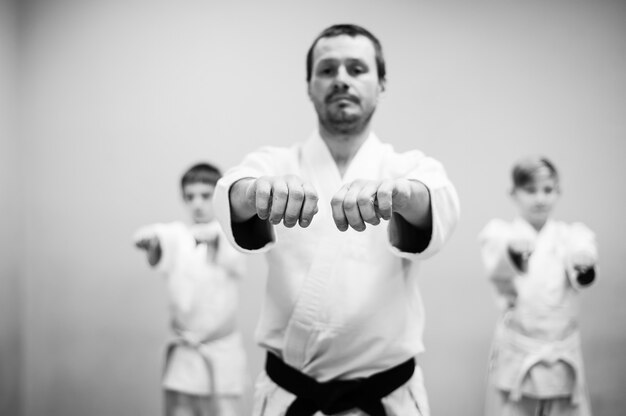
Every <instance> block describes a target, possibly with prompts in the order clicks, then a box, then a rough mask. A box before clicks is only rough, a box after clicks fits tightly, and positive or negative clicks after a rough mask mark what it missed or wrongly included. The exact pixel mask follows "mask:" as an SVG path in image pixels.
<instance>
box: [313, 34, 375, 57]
mask: <svg viewBox="0 0 626 416" xmlns="http://www.w3.org/2000/svg"><path fill="white" fill-rule="evenodd" d="M320 59H361V60H365V61H372V62H373V61H374V60H375V59H376V51H375V49H374V44H373V43H372V41H371V40H370V39H368V38H367V37H365V36H362V35H356V36H350V35H339V36H332V37H324V38H321V39H319V40H318V41H317V43H316V44H315V49H314V50H313V61H319V60H320Z"/></svg>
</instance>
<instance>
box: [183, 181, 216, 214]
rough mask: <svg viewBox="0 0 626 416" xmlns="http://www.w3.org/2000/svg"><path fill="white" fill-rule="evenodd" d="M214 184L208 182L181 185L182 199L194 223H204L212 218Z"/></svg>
mask: <svg viewBox="0 0 626 416" xmlns="http://www.w3.org/2000/svg"><path fill="white" fill-rule="evenodd" d="M214 190H215V186H214V185H210V184H208V183H201V182H197V183H189V184H187V185H185V186H184V187H183V201H184V202H185V206H186V207H187V209H188V210H189V214H190V215H191V219H192V221H193V222H194V223H196V224H204V223H207V222H211V221H212V220H213V217H214V214H213V204H212V203H211V199H212V198H213V191H214Z"/></svg>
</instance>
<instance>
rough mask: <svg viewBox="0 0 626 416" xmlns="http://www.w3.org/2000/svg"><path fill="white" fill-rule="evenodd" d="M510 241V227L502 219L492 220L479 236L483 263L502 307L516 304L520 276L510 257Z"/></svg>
mask: <svg viewBox="0 0 626 416" xmlns="http://www.w3.org/2000/svg"><path fill="white" fill-rule="evenodd" d="M509 240H510V226H509V224H507V223H506V222H505V221H503V220H500V219H495V220H491V221H490V222H489V223H488V224H487V225H486V226H485V228H483V230H482V231H481V232H480V233H479V235H478V242H479V245H480V253H481V258H482V262H483V265H484V267H485V270H486V272H487V277H488V279H489V280H490V281H491V283H492V284H493V285H494V287H495V289H496V293H497V294H498V297H499V299H498V300H499V302H498V303H503V304H504V305H501V306H506V305H512V304H514V303H515V298H516V297H517V289H516V287H515V278H516V277H517V276H519V275H520V273H519V271H518V270H517V269H516V268H515V265H514V264H513V261H512V260H511V256H510V255H509V250H508V244H509Z"/></svg>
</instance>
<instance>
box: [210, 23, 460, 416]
mask: <svg viewBox="0 0 626 416" xmlns="http://www.w3.org/2000/svg"><path fill="white" fill-rule="evenodd" d="M307 82H308V93H309V98H310V99H311V101H312V102H313V105H314V107H315V110H316V112H317V114H318V119H319V123H318V129H317V131H316V132H315V133H313V134H312V135H311V136H310V137H309V139H308V140H307V141H305V142H303V143H299V144H296V145H294V146H293V147H290V148H276V147H265V148H263V149H261V150H259V151H257V152H254V153H252V154H249V155H248V156H247V157H246V158H245V159H244V161H243V162H242V163H241V164H240V165H239V166H236V167H234V168H232V169H231V170H230V171H228V172H227V173H226V174H225V175H224V177H223V178H222V179H221V180H220V181H219V182H218V185H217V188H216V192H215V198H214V204H215V207H216V216H217V218H218V220H219V221H220V223H221V224H222V227H223V228H224V230H225V232H226V235H227V237H228V238H229V239H230V241H231V242H232V243H233V244H234V245H235V246H236V247H238V248H239V249H240V250H242V251H244V252H264V253H266V256H267V260H268V267H269V277H268V283H267V293H266V298H265V303H264V308H263V311H262V314H261V317H260V322H259V324H258V327H257V332H256V338H257V340H258V342H259V344H260V345H261V346H262V347H263V348H265V349H266V350H267V351H268V355H267V363H266V368H265V370H266V371H265V372H264V373H263V374H261V376H260V378H259V380H258V382H257V386H256V395H255V396H256V397H255V410H254V415H255V416H261V415H262V416H280V415H287V416H293V415H298V416H307V415H314V414H315V415H319V414H326V415H333V414H341V415H370V416H384V415H387V416H391V415H402V416H413V415H428V414H429V410H428V403H427V399H426V393H425V390H424V387H423V383H422V375H421V371H420V370H419V367H416V366H415V361H414V357H415V356H416V355H417V354H418V353H420V352H421V351H423V344H422V330H423V324H424V314H423V305H422V301H421V298H420V292H419V289H418V287H417V276H416V272H417V267H418V264H419V260H422V259H425V258H428V257H430V256H432V255H433V254H435V253H436V252H437V251H439V249H440V248H441V247H442V246H443V244H444V243H445V242H446V241H447V240H448V239H449V237H450V235H451V233H452V231H453V229H454V227H455V225H456V222H457V220H458V216H459V204H458V198H457V194H456V191H455V189H454V187H453V186H452V184H451V183H450V182H449V180H448V178H447V176H446V174H445V171H444V169H443V167H442V165H441V164H440V163H439V162H437V161H436V160H434V159H431V158H429V157H426V156H424V155H423V154H422V153H421V152H419V151H411V152H406V153H396V152H395V151H394V150H393V148H392V147H391V145H388V144H383V143H382V142H381V141H380V140H379V139H378V138H377V137H376V135H375V134H374V133H373V132H372V130H371V125H370V120H371V118H372V115H373V114H374V110H375V109H376V105H377V103H378V98H379V96H380V94H381V93H382V91H383V90H384V88H385V62H384V59H383V54H382V48H381V45H380V43H379V41H378V39H376V37H374V36H373V35H372V34H371V33H370V32H368V31H367V30H365V29H363V28H362V27H359V26H355V25H335V26H331V27H329V28H327V29H326V30H324V31H323V32H322V33H321V34H320V35H319V36H318V37H317V38H316V39H315V41H314V42H313V44H312V46H311V48H310V49H309V52H308V55H307ZM381 220H383V221H381ZM281 223H282V224H281Z"/></svg>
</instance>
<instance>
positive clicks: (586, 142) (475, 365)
mask: <svg viewBox="0 0 626 416" xmlns="http://www.w3.org/2000/svg"><path fill="white" fill-rule="evenodd" d="M21 7H22V8H21V10H20V15H19V16H20V20H19V41H20V43H19V54H20V57H19V58H20V59H19V64H20V91H21V107H20V108H21V110H22V113H21V114H22V117H21V123H20V131H21V133H22V135H21V138H20V141H19V152H20V161H21V163H20V165H21V166H20V171H21V172H22V174H21V179H20V180H19V182H18V183H19V185H15V184H14V183H12V182H11V181H7V180H6V179H3V180H2V182H0V183H1V184H2V185H3V186H9V187H12V188H11V189H13V190H16V189H15V188H16V186H19V189H21V190H22V192H23V200H22V202H20V212H21V214H22V216H23V219H24V222H25V224H26V225H25V226H24V227H21V228H24V229H23V230H20V231H23V232H24V239H25V241H24V244H23V251H24V254H25V256H24V261H23V262H22V264H21V267H22V268H23V273H24V276H23V277H24V278H23V280H22V287H21V290H22V295H21V297H20V301H21V302H20V303H21V305H22V306H21V310H20V312H21V317H22V319H21V323H22V333H23V337H22V345H23V347H24V348H23V350H22V356H23V359H22V361H21V363H22V377H23V383H22V395H23V400H22V403H23V406H24V408H25V411H24V414H25V415H28V416H30V415H33V416H35V415H40V414H46V415H52V416H53V415H79V414H81V415H82V414H87V415H90V416H99V415H102V416H108V415H148V414H156V413H157V412H160V409H161V398H160V391H159V376H160V371H161V363H162V355H163V354H162V352H163V343H164V342H165V340H166V339H167V333H168V332H167V310H166V303H165V299H166V298H165V288H164V285H163V282H162V280H161V279H159V277H158V276H157V275H156V274H155V273H153V272H152V271H151V270H149V269H148V267H147V265H146V263H145V259H144V258H143V256H141V254H140V253H138V252H137V251H136V250H134V249H133V247H132V245H131V242H130V236H131V234H132V232H133V231H134V230H135V229H136V228H137V227H138V226H140V225H142V224H146V223H150V222H155V221H168V220H173V219H177V218H182V216H183V215H184V211H183V210H182V208H181V205H180V202H179V195H178V178H179V176H180V174H181V173H182V172H183V170H184V169H185V168H186V167H187V166H189V165H190V164H191V163H194V162H196V161H198V160H203V159H208V160H211V161H215V162H217V163H218V164H219V165H220V166H222V167H224V168H226V167H228V166H231V165H232V164H234V163H237V162H238V161H239V160H240V159H241V158H242V157H243V155H244V154H245V153H246V152H248V151H250V150H253V149H255V148H257V147H259V146H261V145H265V144H278V145H285V144H290V143H292V142H294V141H298V140H303V139H304V138H305V137H306V136H307V135H308V134H309V133H310V132H311V130H312V129H313V128H314V126H315V116H314V113H313V109H312V106H311V105H310V103H309V102H308V99H307V97H306V84H305V81H304V80H305V67H304V62H305V54H306V50H307V48H308V47H309V45H310V42H311V41H312V40H313V38H314V37H315V36H316V35H317V34H318V33H319V31H321V30H322V29H323V28H324V27H326V26H328V25H330V24H333V23H338V22H355V23H359V24H362V25H364V26H365V27H367V28H369V29H371V30H372V31H373V33H375V34H376V35H377V36H378V37H379V38H380V39H381V41H382V44H383V47H384V50H385V54H386V58H387V64H388V78H389V82H388V89H387V92H386V94H385V97H384V99H383V100H382V103H381V104H380V107H379V110H378V112H377V114H376V116H375V119H374V123H375V128H376V131H377V132H378V134H379V136H381V138H383V139H384V140H386V141H390V142H392V143H394V144H395V146H396V147H397V148H398V149H400V150H408V149H412V148H419V149H422V150H423V151H425V152H426V153H427V154H429V155H432V156H434V157H436V158H438V159H439V160H441V161H442V162H443V163H444V164H445V166H446V167H447V170H448V173H449V175H450V177H451V178H452V180H453V181H454V182H455V184H456V186H457V188H458V190H459V194H460V197H461V202H462V211H463V214H462V221H461V223H460V225H459V227H458V230H457V232H456V234H455V236H454V238H453V239H452V241H451V242H450V244H449V245H448V246H447V248H446V249H445V250H444V251H443V252H442V253H441V254H440V255H439V256H438V257H435V258H434V259H433V260H432V261H429V262H427V263H425V264H424V266H423V269H422V270H423V273H422V278H421V279H422V289H423V294H424V297H425V302H426V308H427V328H426V347H427V352H426V353H425V354H424V355H423V356H422V357H420V362H421V364H422V366H423V367H424V370H425V373H426V382H427V388H428V390H429V394H430V399H431V406H432V408H433V412H434V414H435V415H444V416H445V415H456V414H469V415H479V414H481V409H482V402H483V391H484V377H485V367H486V360H487V354H488V346H489V341H490V336H491V331H492V328H493V324H494V322H495V319H496V310H495V307H494V306H493V303H492V297H491V289H490V287H489V286H488V284H487V282H485V280H484V278H483V276H482V269H481V265H480V262H479V256H478V249H477V245H476V235H477V233H478V232H479V230H480V229H481V227H482V226H483V225H484V224H485V223H486V222H487V221H488V220H489V219H490V218H492V217H494V216H502V217H505V218H510V217H511V216H512V215H513V209H512V207H511V205H510V203H509V202H508V200H507V196H506V191H507V187H508V175H509V169H510V166H511V163H512V162H513V161H514V160H515V159H516V158H517V157H518V156H521V155H524V154H527V153H538V152H540V153H544V154H546V155H547V156H549V157H551V158H552V159H553V160H554V162H555V163H556V164H557V166H558V167H559V168H560V169H561V171H562V175H563V188H564V195H563V200H562V203H561V205H560V207H559V208H558V210H557V213H556V214H557V216H558V217H560V218H562V219H564V220H567V221H572V220H580V221H584V222H586V223H587V224H588V225H589V226H590V227H592V228H593V229H594V230H595V231H596V232H597V235H598V240H599V243H600V249H601V255H602V260H601V280H600V281H599V282H598V285H597V287H594V288H593V289H592V290H590V291H589V292H588V293H586V294H585V295H584V300H583V306H584V309H583V314H582V327H583V340H584V352H585V356H586V362H587V373H588V381H589V385H590V386H589V387H590V391H591V394H592V400H593V405H594V409H595V414H596V415H600V416H602V415H606V416H608V415H614V414H616V413H615V412H616V411H617V410H615V409H623V408H624V407H625V406H626V398H624V396H623V388H624V386H625V385H626V361H625V360H624V355H625V353H624V351H626V331H625V329H626V324H625V322H626V307H624V304H625V303H624V302H623V296H624V295H626V283H625V282H624V280H623V279H622V278H621V274H622V273H621V270H620V267H619V266H620V263H619V259H620V258H623V257H624V255H626V253H625V250H624V245H623V243H622V241H621V237H622V234H623V232H624V219H623V216H622V215H621V213H622V211H623V210H624V208H625V205H626V204H625V195H624V190H623V189H624V187H623V178H624V177H625V174H626V169H625V168H624V165H623V164H622V163H621V160H622V158H623V157H624V155H625V154H626V152H625V150H626V145H625V144H624V135H625V134H626V121H625V120H624V117H623V115H624V113H625V111H626V100H625V98H624V97H626V82H625V77H624V75H623V74H624V73H626V53H625V52H626V44H625V43H624V42H623V39H625V38H626V37H625V36H626V20H625V19H624V18H625V17H626V8H625V7H624V5H623V4H622V3H619V2H610V1H608V0H603V1H587V2H584V1H575V2H572V1H567V2H566V1H548V2H545V1H544V2H532V1H531V2H517V1H513V2H502V1H489V2H486V1H485V2H473V4H472V5H470V4H467V3H466V2H449V1H446V2H437V4H436V5H435V4H426V2H417V1H408V0H406V1H400V0H397V1H394V2H384V3H383V2H375V1H356V0H354V1H353V0H350V1H347V0H345V1H341V2H338V1H329V0H326V1H317V2H307V3H303V2H302V3H301V4H300V2H299V3H298V4H296V2H277V1H265V2H255V1H230V2H201V1H192V0H182V1H177V2H172V1H165V0H162V1H148V0H133V1H90V2H84V1H77V0H40V1H36V0H30V1H26V2H22V3H21ZM3 39H4V38H3ZM3 42H4V41H3ZM3 45H4V44H3ZM3 47H4V46H3ZM9 51H10V49H9ZM2 85H3V84H2V82H0V88H2ZM0 96H1V95H0ZM2 133H4V132H2ZM13 147H15V144H14V143H11V142H9V145H8V149H9V150H11V149H13ZM2 150H4V145H3V149H2ZM3 155H4V152H3ZM5 159H7V160H6V161H7V163H9V164H8V165H6V166H13V167H15V162H11V160H14V159H9V158H7V157H6V156H2V162H3V165H4V163H5ZM10 163H13V165H11V164H10ZM2 195H5V194H4V193H3V194H2ZM15 227H16V226H15V225H14V224H13V223H11V229H12V230H13V232H16V228H15ZM248 264H249V268H250V276H248V278H247V279H246V280H245V281H244V283H243V285H242V298H243V299H242V305H244V306H243V308H242V311H241V320H240V321H241V326H242V329H243V330H244V332H245V335H246V348H247V351H248V353H249V356H250V361H251V378H252V377H253V376H254V375H255V374H256V373H257V372H258V370H259V369H260V368H261V367H262V364H263V363H262V352H261V351H259V350H258V349H257V348H256V347H255V346H254V344H253V342H252V331H253V329H254V325H255V321H256V317H257V315H258V310H259V307H260V304H261V294H262V290H263V285H264V273H265V268H264V263H263V261H262V259H261V258H260V257H257V256H251V257H250V258H249V261H248ZM12 281H13V280H11V279H9V280H6V279H3V280H2V284H3V286H4V285H6V284H10V283H11V282H12ZM7 282H8V283H7ZM2 358H4V357H2Z"/></svg>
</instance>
